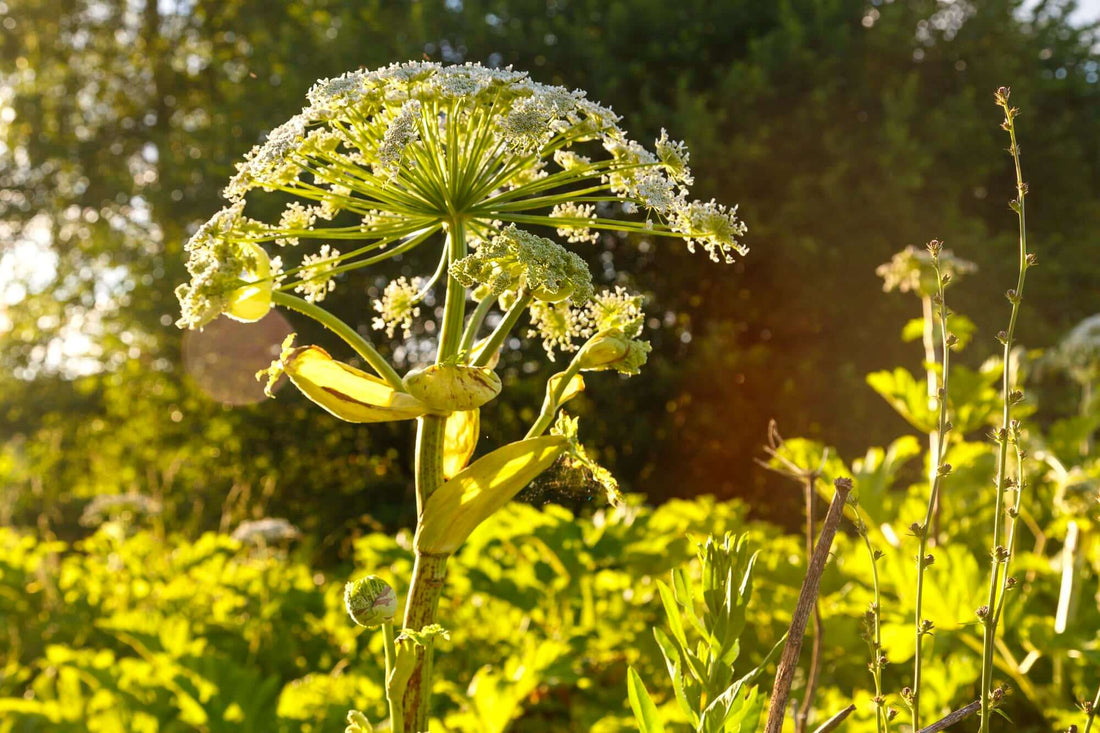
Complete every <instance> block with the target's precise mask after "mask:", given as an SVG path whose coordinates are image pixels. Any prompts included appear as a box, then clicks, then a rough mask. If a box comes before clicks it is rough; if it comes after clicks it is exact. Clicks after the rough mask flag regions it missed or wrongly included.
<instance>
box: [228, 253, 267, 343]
mask: <svg viewBox="0 0 1100 733" xmlns="http://www.w3.org/2000/svg"><path fill="white" fill-rule="evenodd" d="M241 249H242V250H244V252H245V256H246V257H247V258H250V259H251V260H252V262H253V263H254V266H252V267H250V268H249V269H248V270H247V271H246V272H243V273H241V279H242V280H244V281H245V282H247V283H249V284H247V285H244V286H243V287H240V288H237V289H236V290H234V291H233V292H232V293H230V294H229V297H228V300H227V302H226V305H225V315H227V316H229V317H230V318H232V319H233V320H235V321H243V322H245V323H252V322H254V321H258V320H260V319H261V318H263V317H264V316H266V315H267V312H268V311H269V310H271V286H272V281H271V279H270V278H271V258H269V257H268V256H267V252H265V251H264V248H263V247H261V246H260V245H258V244H255V243H253V242H244V243H242V244H241Z"/></svg>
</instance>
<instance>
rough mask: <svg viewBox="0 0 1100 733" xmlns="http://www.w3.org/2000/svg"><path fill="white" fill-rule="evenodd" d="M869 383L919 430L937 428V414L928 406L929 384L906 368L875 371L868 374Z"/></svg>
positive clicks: (925, 430) (929, 430)
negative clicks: (918, 379) (919, 379)
mask: <svg viewBox="0 0 1100 733" xmlns="http://www.w3.org/2000/svg"><path fill="white" fill-rule="evenodd" d="M867 384H868V385H870V387H871V389H873V390H875V391H876V392H878V393H879V395H881V396H882V398H883V399H884V400H886V401H887V402H888V403H890V406H891V407H893V408H894V410H895V411H896V412H897V413H898V414H899V415H901V416H902V417H903V418H905V420H906V421H907V422H908V423H909V424H910V425H912V426H913V427H914V428H916V429H917V430H919V431H921V432H922V433H929V432H932V431H933V430H935V429H936V416H935V414H934V412H933V411H932V409H931V408H930V407H929V406H928V387H927V385H926V384H925V383H924V382H923V381H917V379H916V378H915V377H913V375H912V374H910V373H909V372H908V371H906V370H905V369H903V368H901V367H898V368H897V369H895V370H894V371H892V372H887V371H882V372H873V373H871V374H868V375H867Z"/></svg>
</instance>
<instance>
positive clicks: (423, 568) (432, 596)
mask: <svg viewBox="0 0 1100 733" xmlns="http://www.w3.org/2000/svg"><path fill="white" fill-rule="evenodd" d="M447 559H448V556H447V555H421V554H420V553H417V556H416V563H415V564H414V565H413V579H412V585H411V586H410V587H409V598H408V601H407V602H406V604H405V622H404V626H405V628H406V629H410V630H412V631H420V630H421V629H423V628H424V627H425V626H429V625H431V624H433V623H435V614H436V609H437V608H438V606H439V596H440V594H441V593H442V591H443V582H444V580H445V579H446V577H447ZM408 653H409V654H413V655H415V658H414V661H413V670H412V674H411V675H410V676H409V680H408V683H407V685H406V686H405V692H404V696H403V698H402V703H401V708H402V710H403V713H404V714H403V716H402V717H403V722H404V729H403V731H398V732H397V733H421V732H422V731H426V730H428V711H429V709H430V707H431V698H432V654H433V640H432V639H428V640H427V642H426V645H425V646H419V645H417V646H414V647H413V648H412V649H411V650H410V651H409V652H408Z"/></svg>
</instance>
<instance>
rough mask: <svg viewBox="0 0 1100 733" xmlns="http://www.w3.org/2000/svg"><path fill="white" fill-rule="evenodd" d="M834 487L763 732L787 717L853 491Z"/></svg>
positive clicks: (844, 485)
mask: <svg viewBox="0 0 1100 733" xmlns="http://www.w3.org/2000/svg"><path fill="white" fill-rule="evenodd" d="M834 485H835V486H836V493H835V494H834V495H833V500H832V502H831V503H830V504H829V513H828V514H826V515H825V522H824V524H822V526H821V537H819V538H818V540H817V546H816V547H814V555H813V557H812V558H810V565H809V567H807V568H806V577H805V578H804V579H803V581H802V590H801V592H800V593H799V594H798V604H797V605H796V606H795V607H794V616H793V617H792V618H791V626H790V628H789V629H788V631H787V643H786V644H785V645H784V646H783V654H782V655H781V656H780V658H779V668H778V669H777V670H776V672H775V685H773V686H772V697H771V702H770V703H769V705H768V724H767V726H765V728H764V733H781V732H782V730H783V718H785V717H786V714H787V698H788V697H790V694H791V682H792V681H793V680H794V671H795V668H796V667H797V666H798V655H799V654H800V653H801V652H802V639H803V637H804V636H805V635H806V622H807V621H809V620H810V614H811V613H813V608H814V604H815V603H816V602H817V591H818V588H819V587H820V586H821V574H822V573H823V572H824V571H825V561H826V560H828V559H829V550H830V548H831V547H832V546H833V537H835V536H836V530H837V527H838V526H840V518H841V517H842V516H844V503H845V502H846V501H847V500H848V494H850V493H851V491H852V479H850V478H838V479H837V480H836V481H835V482H834Z"/></svg>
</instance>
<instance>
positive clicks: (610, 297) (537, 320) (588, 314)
mask: <svg viewBox="0 0 1100 733" xmlns="http://www.w3.org/2000/svg"><path fill="white" fill-rule="evenodd" d="M644 302H645V298H644V297H643V296H641V295H633V294H631V293H630V292H629V291H628V290H627V289H626V288H623V287H621V286H617V287H616V288H615V289H614V290H604V291H602V292H600V293H598V294H596V295H595V296H593V297H592V298H591V299H590V300H587V301H585V302H583V303H581V304H580V305H571V304H569V303H566V302H561V303H542V302H538V301H536V302H534V303H532V304H531V305H530V307H529V309H528V310H529V313H530V316H531V330H530V331H529V332H528V334H527V335H528V336H530V337H532V338H535V337H537V338H541V339H542V346H543V348H544V349H545V350H546V355H547V357H548V358H549V359H550V361H554V350H555V349H558V350H560V351H563V352H572V351H576V350H577V348H578V345H577V344H576V343H575V341H576V340H577V339H587V338H591V337H592V336H595V335H596V334H597V333H600V332H601V331H606V330H609V329H616V330H619V331H621V332H622V333H623V335H624V336H625V337H626V338H628V339H636V338H638V337H639V336H641V334H642V327H643V325H644V323H645V313H644V311H643V310H642V304H643V303H644ZM646 350H647V351H648V349H646Z"/></svg>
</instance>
